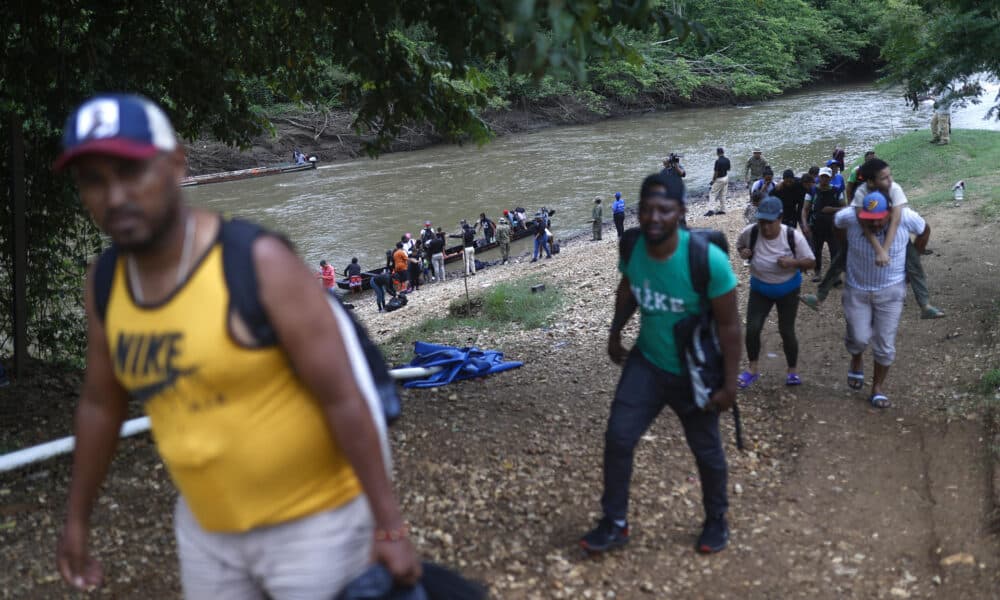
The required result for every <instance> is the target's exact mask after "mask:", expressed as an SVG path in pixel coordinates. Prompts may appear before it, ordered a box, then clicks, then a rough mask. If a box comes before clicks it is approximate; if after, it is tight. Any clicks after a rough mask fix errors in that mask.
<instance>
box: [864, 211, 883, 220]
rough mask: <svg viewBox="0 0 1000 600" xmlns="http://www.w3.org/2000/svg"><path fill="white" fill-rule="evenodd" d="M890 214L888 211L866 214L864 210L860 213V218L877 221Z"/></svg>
mask: <svg viewBox="0 0 1000 600" xmlns="http://www.w3.org/2000/svg"><path fill="white" fill-rule="evenodd" d="M888 214H889V211H887V210H883V211H882V212H865V211H863V210H862V211H860V212H858V218H859V219H865V220H866V221H877V220H879V219H881V218H883V217H885V216H886V215H888Z"/></svg>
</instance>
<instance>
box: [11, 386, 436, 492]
mask: <svg viewBox="0 0 1000 600" xmlns="http://www.w3.org/2000/svg"><path fill="white" fill-rule="evenodd" d="M441 369H442V367H404V368H400V369H391V370H390V371H389V375H391V376H392V378H393V379H414V378H416V377H423V376H425V375H433V374H434V373H437V372H438V371H440V370H441ZM145 431H149V417H140V418H138V419H131V420H129V421H125V422H124V423H122V428H121V434H120V435H121V437H123V438H124V437H129V436H132V435H136V434H138V433H143V432H145ZM75 446H76V438H74V437H73V436H68V437H64V438H59V439H58V440H52V441H51V442H45V443H44V444H39V445H37V446H31V447H29V448H24V449H23V450H18V451H16V452H11V453H9V454H4V455H0V473H3V472H4V471H12V470H14V469H17V468H20V467H23V466H25V465H30V464H32V463H36V462H41V461H43V460H46V459H49V458H52V457H53V456H59V455H60V454H68V453H70V452H72V451H73V448H74V447H75Z"/></svg>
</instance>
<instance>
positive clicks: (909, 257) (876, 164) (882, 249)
mask: <svg viewBox="0 0 1000 600" xmlns="http://www.w3.org/2000/svg"><path fill="white" fill-rule="evenodd" d="M858 174H859V176H860V177H861V178H862V179H863V180H864V183H862V184H861V185H859V186H858V187H857V188H856V189H855V192H854V198H853V199H852V201H851V206H852V207H853V208H854V210H855V212H857V211H858V210H860V208H861V203H862V201H863V199H864V198H865V196H867V195H868V194H869V193H870V192H872V191H879V192H881V193H882V194H883V195H884V196H886V198H887V199H888V201H889V207H890V211H891V212H890V219H889V230H888V233H887V234H886V237H885V239H884V240H883V241H881V242H879V241H878V240H876V239H875V238H874V236H873V235H872V234H871V233H870V232H868V231H865V232H864V235H865V240H866V243H867V244H868V245H870V246H871V247H872V248H873V250H874V252H875V264H876V265H878V266H883V267H884V266H886V265H887V264H888V263H889V257H888V254H887V253H886V248H889V247H890V246H891V245H892V244H893V243H894V242H895V238H896V230H897V229H898V227H899V222H900V219H901V218H902V214H903V211H904V209H905V208H906V207H907V199H906V194H905V193H903V188H902V187H900V185H899V184H898V183H896V182H895V181H893V180H892V169H890V168H889V163H887V162H885V161H884V160H882V159H880V158H871V159H869V160H867V161H865V163H864V164H863V165H861V169H860V171H859V173H858ZM922 253H923V250H920V251H918V250H917V248H916V246H914V245H913V244H912V243H911V244H908V245H907V246H906V276H907V278H908V279H909V280H910V287H911V288H912V289H913V295H914V297H916V299H917V306H919V307H920V318H921V319H940V318H941V317H943V316H945V313H944V311H943V310H941V309H939V308H937V307H935V306H934V305H932V304H931V301H930V290H929V289H928V286H927V275H926V273H924V267H923V264H922V263H921V261H920V255H921V254H922ZM830 262H831V264H830V268H829V269H828V270H827V272H826V275H825V276H824V277H823V282H822V283H820V285H819V287H818V288H817V290H816V293H815V294H805V295H803V296H802V302H804V303H805V304H806V305H808V306H809V307H810V308H812V309H818V308H819V305H820V303H822V302H823V300H825V299H826V297H827V295H829V293H830V290H831V289H832V288H833V282H834V281H836V280H837V279H838V278H839V277H840V275H841V273H843V271H844V259H843V257H841V256H838V257H836V258H833V259H832V260H831V261H830Z"/></svg>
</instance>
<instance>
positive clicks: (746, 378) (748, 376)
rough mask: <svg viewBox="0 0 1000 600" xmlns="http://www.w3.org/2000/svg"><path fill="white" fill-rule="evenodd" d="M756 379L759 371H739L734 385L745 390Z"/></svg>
mask: <svg viewBox="0 0 1000 600" xmlns="http://www.w3.org/2000/svg"><path fill="white" fill-rule="evenodd" d="M758 379H760V373H757V374H754V373H751V372H750V371H743V372H742V373H740V376H739V378H738V379H737V380H736V387H738V388H740V389H741V390H745V389H747V388H748V387H750V386H751V385H753V383H754V382H755V381H757V380H758Z"/></svg>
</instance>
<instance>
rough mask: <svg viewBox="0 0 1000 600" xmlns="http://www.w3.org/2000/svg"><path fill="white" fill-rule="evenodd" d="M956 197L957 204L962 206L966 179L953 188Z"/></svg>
mask: <svg viewBox="0 0 1000 600" xmlns="http://www.w3.org/2000/svg"><path fill="white" fill-rule="evenodd" d="M952 192H954V197H955V206H961V205H962V200H964V199H965V181H959V182H958V183H956V184H955V186H954V187H953V188H952Z"/></svg>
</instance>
